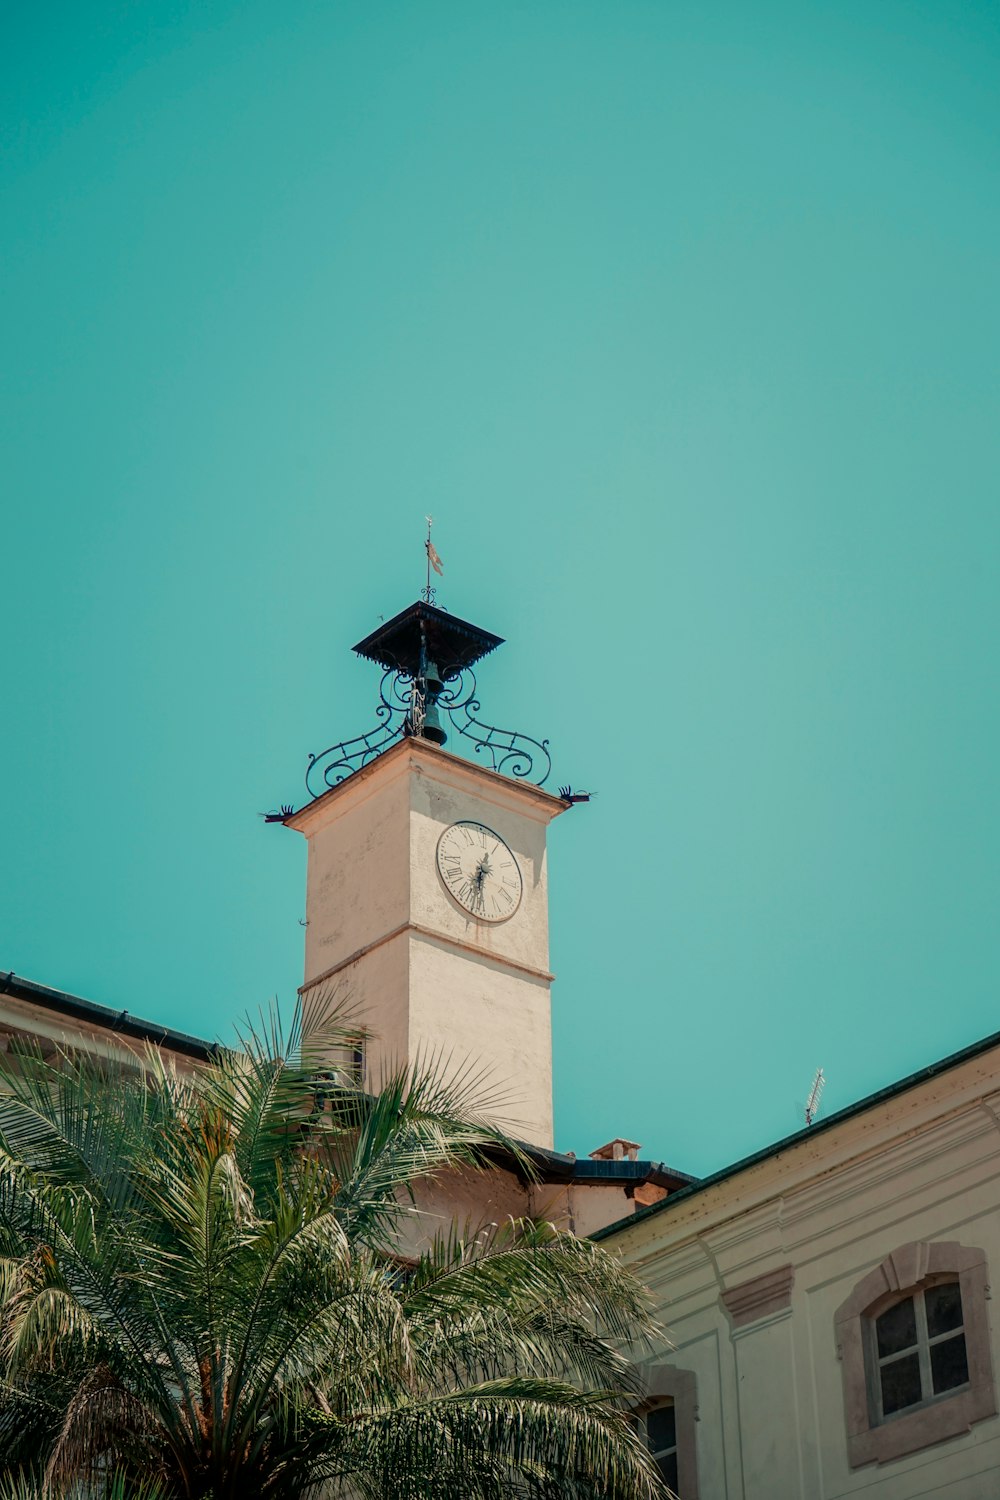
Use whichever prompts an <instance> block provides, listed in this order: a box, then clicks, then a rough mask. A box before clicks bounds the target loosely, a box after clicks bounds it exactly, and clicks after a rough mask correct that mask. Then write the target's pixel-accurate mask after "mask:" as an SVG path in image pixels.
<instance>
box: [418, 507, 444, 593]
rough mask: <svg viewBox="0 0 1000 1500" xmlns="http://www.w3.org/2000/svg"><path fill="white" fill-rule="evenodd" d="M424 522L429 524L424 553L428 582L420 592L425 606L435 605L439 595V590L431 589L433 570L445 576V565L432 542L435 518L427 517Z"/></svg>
mask: <svg viewBox="0 0 1000 1500" xmlns="http://www.w3.org/2000/svg"><path fill="white" fill-rule="evenodd" d="M424 520H425V521H426V522H427V539H426V541H425V542H424V552H425V553H426V554H427V582H426V583H425V584H424V586H423V588H422V589H421V590H420V597H421V599H423V601H424V603H425V604H433V603H434V599H435V597H436V595H437V589H435V588H431V568H433V569H434V571H435V573H442V574H443V573H444V564H443V563H442V561H441V559H440V557H439V556H438V551H437V548H436V547H435V545H434V543H433V542H432V541H431V527H432V526H433V525H434V517H433V516H425V517H424Z"/></svg>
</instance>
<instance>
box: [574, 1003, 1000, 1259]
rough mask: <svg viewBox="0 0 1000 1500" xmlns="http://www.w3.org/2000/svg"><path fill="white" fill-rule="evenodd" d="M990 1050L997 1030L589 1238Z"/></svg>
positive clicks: (997, 1042)
mask: <svg viewBox="0 0 1000 1500" xmlns="http://www.w3.org/2000/svg"><path fill="white" fill-rule="evenodd" d="M994 1047H1000V1031H994V1032H992V1033H991V1034H990V1035H989V1036H986V1037H983V1038H982V1040H981V1041H978V1042H972V1043H971V1044H970V1045H969V1046H968V1047H963V1048H962V1049H961V1051H959V1052H952V1053H949V1055H948V1056H947V1057H943V1058H941V1059H940V1061H939V1062H935V1063H929V1064H928V1065H927V1066H926V1067H924V1068H919V1069H918V1070H917V1072H915V1073H909V1074H907V1076H906V1077H905V1078H900V1079H899V1080H897V1082H895V1083H889V1084H886V1086H885V1088H882V1089H877V1090H876V1091H875V1093H874V1094H867V1095H866V1096H865V1097H864V1098H863V1099H858V1100H856V1101H855V1103H854V1104H848V1105H846V1106H845V1107H844V1108H843V1109H840V1110H838V1111H837V1112H836V1114H832V1115H827V1116H826V1118H825V1119H822V1120H817V1121H816V1122H815V1123H814V1124H812V1125H806V1126H804V1128H803V1129H802V1130H797V1131H795V1132H794V1134H792V1135H786V1136H784V1137H783V1138H782V1139H781V1140H780V1141H775V1142H774V1143H773V1144H772V1145H770V1146H764V1147H762V1149H761V1150H760V1151H755V1152H753V1153H752V1155H750V1156H744V1157H742V1158H741V1159H740V1160H739V1161H736V1162H733V1163H732V1164H731V1165H730V1166H728V1167H722V1168H720V1170H719V1171H718V1172H712V1173H710V1175H709V1176H708V1177H702V1178H695V1179H694V1180H693V1181H691V1182H690V1183H689V1184H688V1185H687V1186H686V1187H683V1188H680V1189H679V1190H678V1191H677V1192H675V1193H671V1194H670V1196H669V1198H663V1199H661V1200H660V1202H659V1203H650V1204H649V1205H648V1206H647V1207H645V1208H641V1209H637V1210H636V1212H635V1213H634V1214H629V1215H628V1216H627V1217H626V1218H622V1219H616V1220H615V1221H614V1223H613V1224H606V1225H605V1226H604V1227H603V1229H596V1230H595V1231H594V1233H593V1234H592V1235H591V1236H590V1238H591V1239H592V1240H603V1239H609V1238H610V1237H611V1236H612V1235H613V1234H620V1233H621V1232H622V1231H623V1230H625V1229H630V1228H631V1227H632V1226H633V1225H634V1224H638V1223H639V1222H640V1221H641V1220H643V1219H649V1218H652V1216H653V1215H654V1214H658V1213H662V1212H663V1211H664V1210H665V1209H667V1208H673V1207H674V1205H675V1204H677V1203H680V1202H681V1201H682V1200H685V1201H686V1200H687V1199H688V1198H693V1197H694V1196H695V1194H696V1193H701V1192H704V1191H705V1190H706V1189H707V1188H712V1187H716V1186H717V1185H718V1184H719V1183H721V1182H726V1181H727V1180H728V1179H729V1178H730V1177H737V1176H739V1174H740V1173H741V1172H748V1171H749V1170H750V1169H751V1168H752V1167H756V1166H759V1165H760V1163H761V1162H765V1161H767V1160H768V1159H769V1158H770V1157H772V1156H778V1155H780V1153H781V1152H782V1151H790V1150H791V1149H792V1148H793V1147H795V1146H800V1145H801V1144H802V1143H803V1141H805V1140H811V1139H813V1138H814V1137H815V1136H817V1135H823V1134H824V1133H825V1132H826V1131H828V1130H834V1129H836V1127H837V1126H838V1125H843V1124H844V1123H845V1121H847V1120H851V1119H853V1118H854V1116H855V1115H861V1114H864V1112H865V1110H868V1109H874V1108H875V1106H876V1105H878V1104H885V1103H886V1102H887V1101H888V1100H890V1099H895V1098H896V1097H897V1096H898V1095H900V1094H905V1093H906V1092H907V1091H908V1090H909V1089H914V1088H917V1087H918V1086H919V1085H920V1084H921V1083H927V1082H929V1081H930V1079H932V1078H936V1077H937V1076H938V1074H939V1073H947V1072H950V1071H951V1069H952V1068H958V1067H961V1065H962V1064H963V1063H967V1062H972V1061H973V1059H974V1058H977V1057H981V1056H982V1055H983V1054H984V1053H986V1052H989V1051H991V1050H992V1049H993V1048H994Z"/></svg>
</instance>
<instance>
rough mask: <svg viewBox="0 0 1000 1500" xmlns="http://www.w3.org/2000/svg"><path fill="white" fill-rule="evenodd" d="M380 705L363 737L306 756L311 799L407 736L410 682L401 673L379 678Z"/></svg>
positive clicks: (359, 735) (307, 781) (356, 737)
mask: <svg viewBox="0 0 1000 1500" xmlns="http://www.w3.org/2000/svg"><path fill="white" fill-rule="evenodd" d="M379 698H380V700H381V701H380V703H379V705H378V708H376V710H375V717H376V719H377V720H378V723H377V724H376V725H375V727H374V728H373V729H369V730H368V731H367V732H366V733H365V734H358V735H355V736H354V738H353V739H351V740H342V741H341V742H340V744H339V745H331V746H330V748H329V749H328V750H321V751H320V753H319V754H318V755H310V757H309V764H308V765H307V767H306V790H307V791H308V792H309V794H310V796H312V797H321V796H322V795H323V793H324V792H328V791H329V790H330V788H331V787H333V786H336V785H337V783H338V782H341V781H344V780H346V778H347V777H348V776H353V774H354V772H355V771H360V770H361V767H362V766H366V765H367V764H368V762H369V761H370V760H374V759H375V757H376V756H377V755H381V754H382V751H383V750H388V748H389V746H390V745H392V744H394V743H395V742H396V740H398V739H401V738H402V736H403V735H404V734H405V733H406V732H407V727H408V719H409V715H410V711H411V707H412V703H413V679H412V677H407V676H406V674H405V673H404V672H394V671H393V670H392V668H391V667H390V668H389V670H388V671H386V672H384V673H383V674H382V681H381V683H380V684H379Z"/></svg>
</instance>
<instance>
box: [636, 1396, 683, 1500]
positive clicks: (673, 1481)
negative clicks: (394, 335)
mask: <svg viewBox="0 0 1000 1500" xmlns="http://www.w3.org/2000/svg"><path fill="white" fill-rule="evenodd" d="M643 1427H644V1428H645V1433H646V1446H647V1447H648V1449H649V1451H650V1453H651V1454H652V1456H653V1458H654V1459H655V1461H656V1467H657V1468H658V1469H659V1471H660V1474H661V1476H662V1478H663V1481H664V1483H665V1484H666V1486H667V1488H668V1489H671V1490H675V1491H676V1489H677V1482H678V1481H677V1409H676V1407H675V1406H674V1403H673V1401H671V1400H669V1399H668V1400H665V1401H659V1402H657V1404H656V1405H655V1406H650V1407H649V1408H648V1409H647V1411H646V1414H645V1416H644V1418H643Z"/></svg>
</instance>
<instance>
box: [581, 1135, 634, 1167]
mask: <svg viewBox="0 0 1000 1500" xmlns="http://www.w3.org/2000/svg"><path fill="white" fill-rule="evenodd" d="M640 1150H641V1147H640V1145H639V1142H638V1141H626V1140H624V1139H623V1137H622V1136H620V1135H616V1136H615V1138H614V1140H613V1141H608V1143H607V1145H606V1146H598V1148H597V1150H596V1151H591V1153H590V1159H591V1161H626V1160H627V1161H638V1159H639V1152H640Z"/></svg>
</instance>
